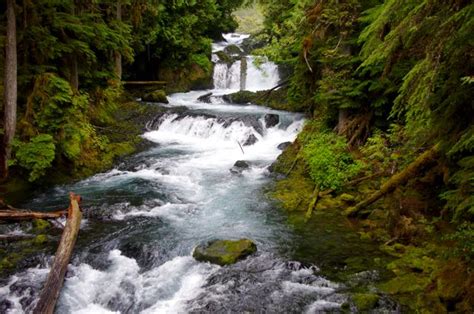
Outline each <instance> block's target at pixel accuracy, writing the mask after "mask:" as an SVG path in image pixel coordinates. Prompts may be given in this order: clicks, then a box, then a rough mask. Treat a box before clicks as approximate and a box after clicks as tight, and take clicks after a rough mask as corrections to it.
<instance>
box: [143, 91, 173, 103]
mask: <svg viewBox="0 0 474 314" xmlns="http://www.w3.org/2000/svg"><path fill="white" fill-rule="evenodd" d="M142 101H149V102H161V103H164V104H167V103H168V98H166V93H165V91H164V90H162V89H158V90H156V91H154V92H151V93H147V94H145V95H143V97H142Z"/></svg>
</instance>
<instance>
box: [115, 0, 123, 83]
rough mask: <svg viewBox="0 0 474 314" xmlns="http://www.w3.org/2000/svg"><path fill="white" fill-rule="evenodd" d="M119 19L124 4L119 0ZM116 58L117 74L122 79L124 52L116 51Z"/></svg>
mask: <svg viewBox="0 0 474 314" xmlns="http://www.w3.org/2000/svg"><path fill="white" fill-rule="evenodd" d="M117 20H118V21H122V5H121V4H120V1H117ZM114 59H115V75H116V76H117V78H118V80H119V81H120V80H122V54H121V53H120V52H119V51H115V52H114Z"/></svg>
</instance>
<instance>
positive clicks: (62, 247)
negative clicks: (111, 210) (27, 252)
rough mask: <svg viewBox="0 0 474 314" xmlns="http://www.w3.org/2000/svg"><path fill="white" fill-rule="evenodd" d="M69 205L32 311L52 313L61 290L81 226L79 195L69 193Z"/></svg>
mask: <svg viewBox="0 0 474 314" xmlns="http://www.w3.org/2000/svg"><path fill="white" fill-rule="evenodd" d="M69 197H70V201H71V203H70V206H69V209H68V214H67V215H68V217H67V220H66V227H65V228H64V231H63V234H62V236H61V241H60V242H59V246H58V249H57V251H56V255H55V257H54V262H53V265H52V266H51V270H50V272H49V274H48V278H47V279H46V283H45V284H44V286H43V290H42V291H41V294H40V298H39V301H38V303H37V304H36V307H35V309H34V311H33V313H37V314H44V313H46V314H52V313H53V312H54V308H55V306H56V302H57V301H58V298H59V293H60V292H61V287H62V285H63V281H64V276H65V275H66V270H67V265H68V264H69V260H70V259H71V255H72V250H73V248H74V244H75V243H76V238H77V235H78V233H79V228H80V226H81V218H82V213H81V210H80V208H79V202H80V199H81V197H80V196H79V195H75V194H74V193H70V195H69Z"/></svg>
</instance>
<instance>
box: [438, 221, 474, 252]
mask: <svg viewBox="0 0 474 314" xmlns="http://www.w3.org/2000/svg"><path fill="white" fill-rule="evenodd" d="M444 239H445V240H452V241H456V242H457V245H456V246H455V247H454V251H453V253H454V254H455V255H457V256H460V257H462V258H464V259H466V260H468V261H472V260H474V224H473V223H471V222H464V223H462V224H460V225H459V226H458V228H457V230H456V232H454V233H452V234H450V235H447V236H445V237H444Z"/></svg>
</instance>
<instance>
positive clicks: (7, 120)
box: [0, 0, 18, 179]
mask: <svg viewBox="0 0 474 314" xmlns="http://www.w3.org/2000/svg"><path fill="white" fill-rule="evenodd" d="M6 17H7V34H6V45H5V81H4V95H3V97H4V98H3V112H4V116H3V126H4V131H3V141H2V147H1V148H0V178H2V179H4V178H6V177H8V160H9V159H10V155H11V148H12V141H13V138H14V137H15V129H16V109H17V108H16V106H17V104H16V102H17V66H18V65H17V54H16V21H15V1H14V0H7V11H6Z"/></svg>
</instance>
